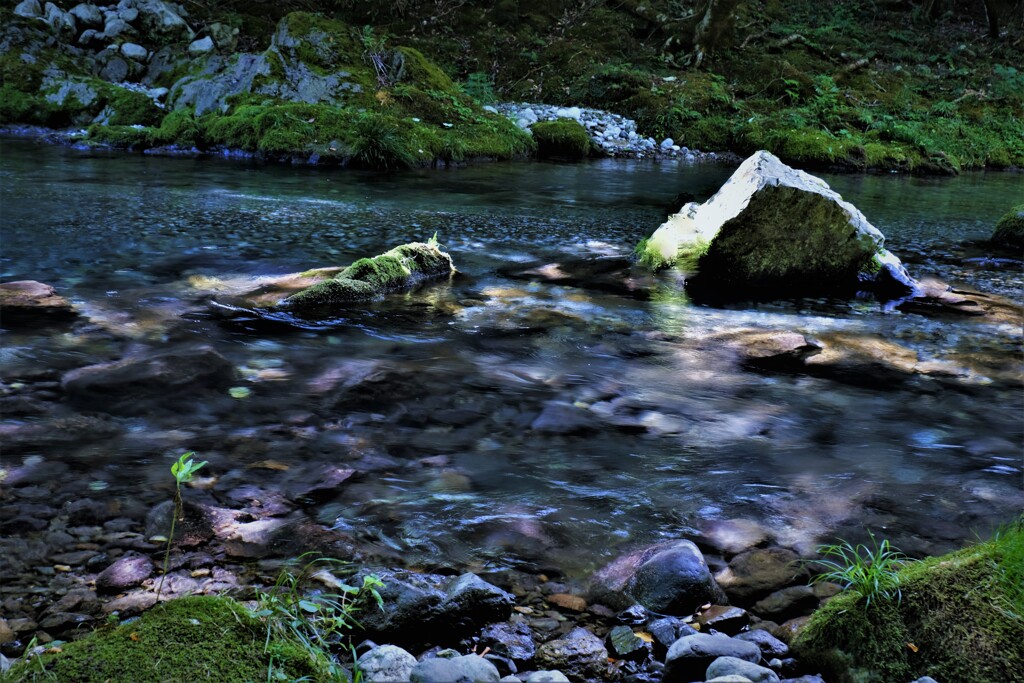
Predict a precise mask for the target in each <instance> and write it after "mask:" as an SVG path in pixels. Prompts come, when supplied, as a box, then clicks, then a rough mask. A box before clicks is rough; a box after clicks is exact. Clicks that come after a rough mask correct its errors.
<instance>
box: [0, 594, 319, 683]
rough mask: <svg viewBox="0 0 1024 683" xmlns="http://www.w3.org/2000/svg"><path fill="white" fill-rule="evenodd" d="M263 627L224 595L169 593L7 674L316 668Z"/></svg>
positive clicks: (88, 682)
mask: <svg viewBox="0 0 1024 683" xmlns="http://www.w3.org/2000/svg"><path fill="white" fill-rule="evenodd" d="M266 635H267V631H266V627H265V626H264V625H263V624H262V623H261V622H260V621H259V620H258V619H256V618H254V617H253V616H251V615H250V613H249V612H248V610H246V609H245V608H244V607H243V606H242V605H240V604H239V603H237V602H235V601H234V600H231V599H229V598H217V597H206V596H197V597H188V598H181V599H178V600H171V601H169V602H166V603H164V604H162V605H159V606H157V607H155V608H153V609H152V610H150V611H149V612H146V613H145V614H144V615H143V616H142V617H141V618H140V619H138V620H137V621H134V622H131V623H127V624H124V625H122V626H118V627H116V628H111V629H101V630H99V631H96V632H94V633H92V634H90V635H89V636H87V637H85V638H83V639H81V640H78V641H75V642H72V643H67V644H65V645H62V646H61V647H60V648H59V650H60V652H56V653H50V654H44V655H42V656H40V657H39V658H33V659H31V660H29V661H22V662H19V663H18V664H17V665H16V666H15V667H14V668H13V669H12V670H11V671H10V672H9V673H8V674H7V677H5V679H4V680H12V681H26V682H27V681H76V683H120V682H128V681H172V680H174V681H210V682H214V681H216V682H219V683H247V682H251V681H264V680H278V679H277V678H274V677H273V675H274V672H277V671H280V672H281V673H282V674H283V675H284V676H285V680H296V679H298V678H301V677H302V676H311V677H313V678H314V679H315V678H316V677H317V674H320V673H322V672H318V671H316V670H315V669H314V668H313V667H312V664H311V662H310V660H309V658H308V656H307V655H306V654H305V653H303V652H301V651H300V650H298V649H297V648H295V647H294V646H292V645H290V644H287V643H281V642H276V641H273V640H272V641H271V642H270V644H269V646H268V647H267V648H266V650H267V651H266V652H265V651H264V644H265V641H266Z"/></svg>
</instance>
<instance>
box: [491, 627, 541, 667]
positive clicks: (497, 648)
mask: <svg viewBox="0 0 1024 683" xmlns="http://www.w3.org/2000/svg"><path fill="white" fill-rule="evenodd" d="M480 645H482V646H483V647H489V648H491V652H494V653H496V654H498V655H501V656H502V657H505V658H507V659H510V660H512V661H513V662H515V663H516V664H519V665H522V664H526V663H528V662H530V661H532V660H533V656H534V654H536V652H537V647H536V645H535V644H534V642H533V629H532V628H530V625H529V624H528V623H527V622H526V621H525V620H523V619H521V618H518V619H517V618H515V617H513V618H512V619H511V620H510V621H502V622H498V623H496V624H491V625H489V626H486V627H485V628H484V629H483V630H482V631H481V632H480Z"/></svg>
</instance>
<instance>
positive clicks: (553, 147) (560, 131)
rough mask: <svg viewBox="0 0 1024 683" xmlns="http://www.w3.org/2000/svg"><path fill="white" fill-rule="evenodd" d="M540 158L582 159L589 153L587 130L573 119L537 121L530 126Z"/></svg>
mask: <svg viewBox="0 0 1024 683" xmlns="http://www.w3.org/2000/svg"><path fill="white" fill-rule="evenodd" d="M530 130H532V131H533V137H534V139H535V140H536V141H537V154H538V155H539V156H541V157H564V158H568V159H582V158H583V157H585V156H587V154H588V153H589V152H590V135H589V134H588V133H587V129H586V128H584V127H583V126H581V125H580V123H579V121H575V120H573V119H558V120H557V121H538V122H537V123H535V124H533V125H532V126H530Z"/></svg>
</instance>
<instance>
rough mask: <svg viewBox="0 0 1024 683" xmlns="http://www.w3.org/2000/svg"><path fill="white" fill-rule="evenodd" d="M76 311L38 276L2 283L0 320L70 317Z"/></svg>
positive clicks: (7, 323) (16, 321)
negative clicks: (37, 280)
mask: <svg viewBox="0 0 1024 683" xmlns="http://www.w3.org/2000/svg"><path fill="white" fill-rule="evenodd" d="M76 315H77V314H76V313H75V310H74V308H72V307H71V303H70V302H69V301H68V300H67V299H65V298H64V297H62V296H59V295H58V294H57V291H56V290H55V289H54V288H53V287H51V286H50V285H47V284H43V283H42V282H36V281H35V280H19V281H17V282H5V283H3V284H0V320H2V323H3V324H4V325H5V326H9V325H11V324H19V323H21V324H24V323H28V322H31V321H33V320H36V321H38V320H41V319H43V320H61V319H63V320H67V319H70V318H74V317H75V316H76Z"/></svg>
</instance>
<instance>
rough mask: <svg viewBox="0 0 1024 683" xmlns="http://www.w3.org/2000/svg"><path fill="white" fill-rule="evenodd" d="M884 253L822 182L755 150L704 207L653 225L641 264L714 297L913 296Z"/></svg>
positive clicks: (869, 228)
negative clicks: (670, 272) (671, 270)
mask: <svg viewBox="0 0 1024 683" xmlns="http://www.w3.org/2000/svg"><path fill="white" fill-rule="evenodd" d="M884 245H885V237H884V236H883V235H882V233H881V232H880V231H879V230H878V229H877V228H875V227H874V226H873V225H871V223H869V222H868V220H867V218H865V217H864V214H862V213H861V212H860V211H859V210H858V209H857V208H856V207H854V206H853V205H852V204H850V203H848V202H845V201H843V198H842V197H841V196H840V195H839V194H838V193H836V192H834V191H833V190H832V189H831V188H830V187H829V186H828V184H827V183H825V181H823V180H821V179H820V178H816V177H814V176H812V175H810V174H808V173H805V172H803V171H798V170H796V169H793V168H790V167H789V166H786V165H785V164H784V163H782V161H780V160H779V159H778V157H776V156H774V155H773V154H771V153H769V152H766V151H763V150H762V151H759V152H756V153H755V154H753V155H752V156H750V157H749V158H748V159H746V160H745V161H744V162H743V163H742V164H741V165H740V167H739V168H738V169H736V171H735V173H733V175H732V176H731V177H730V178H729V180H727V181H726V183H725V184H724V185H723V186H722V187H721V188H720V189H719V191H718V192H717V193H716V194H715V195H714V196H713V197H712V198H711V199H709V200H708V201H707V202H705V203H704V204H700V205H698V204H696V203H690V204H687V205H686V206H684V207H683V208H682V209H681V210H680V211H679V213H677V214H675V215H674V216H671V217H670V218H669V219H668V221H666V222H665V223H664V224H662V225H661V226H660V227H659V228H658V229H657V230H656V231H655V232H654V234H653V235H652V236H651V237H650V239H649V240H648V241H647V242H646V243H645V244H644V245H643V248H642V251H643V254H642V257H643V258H644V260H645V261H647V262H648V263H651V264H652V265H655V266H663V265H678V266H679V267H680V268H681V269H682V270H683V271H685V272H687V273H691V274H693V273H695V274H696V275H695V276H694V277H691V278H690V279H691V280H692V281H693V283H694V284H698V283H699V285H700V286H701V289H702V290H703V291H705V292H708V293H710V294H713V295H717V296H729V295H736V294H745V295H751V294H753V295H757V296H760V295H763V294H764V293H765V292H772V293H775V292H780V291H785V292H793V293H801V294H812V293H822V292H830V291H841V290H845V291H848V292H850V293H852V292H854V291H856V290H858V289H869V288H874V289H879V290H883V291H884V292H886V293H890V292H896V293H899V294H901V295H906V294H908V293H911V292H913V291H914V287H915V283H914V280H913V279H912V278H911V277H910V275H909V274H908V273H907V272H906V270H905V269H904V268H903V266H902V264H901V263H900V262H899V259H897V258H896V257H895V256H894V255H892V254H891V253H890V252H889V251H887V250H886V249H885V246H884ZM769 254H770V257H769V256H767V255H769Z"/></svg>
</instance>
